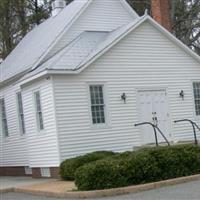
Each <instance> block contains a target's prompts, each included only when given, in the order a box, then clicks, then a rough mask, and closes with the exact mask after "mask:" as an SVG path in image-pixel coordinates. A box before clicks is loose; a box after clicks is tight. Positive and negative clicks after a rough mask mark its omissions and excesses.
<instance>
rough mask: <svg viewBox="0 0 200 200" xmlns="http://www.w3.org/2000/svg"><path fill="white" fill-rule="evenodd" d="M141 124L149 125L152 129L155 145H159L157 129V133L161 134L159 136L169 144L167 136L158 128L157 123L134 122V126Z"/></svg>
mask: <svg viewBox="0 0 200 200" xmlns="http://www.w3.org/2000/svg"><path fill="white" fill-rule="evenodd" d="M142 125H151V126H152V128H153V130H154V135H155V141H156V146H157V147H158V146H159V143H158V134H157V131H156V130H158V131H159V133H160V134H161V136H162V137H163V138H164V140H165V141H166V143H167V144H168V146H170V143H169V141H168V140H167V138H166V137H165V135H164V134H163V133H162V131H161V130H160V129H159V128H158V126H157V125H155V124H152V123H150V122H143V123H139V124H135V126H142Z"/></svg>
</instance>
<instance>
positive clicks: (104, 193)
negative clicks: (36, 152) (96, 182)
mask: <svg viewBox="0 0 200 200" xmlns="http://www.w3.org/2000/svg"><path fill="white" fill-rule="evenodd" d="M197 180H200V174H198V175H193V176H187V177H181V178H175V179H169V180H164V181H159V182H154V183H147V184H143V185H136V186H129V187H123V188H114V189H106V190H95V191H83V192H64V193H58V192H57V193H56V192H45V191H40V190H31V189H24V188H20V187H18V188H15V189H14V192H20V193H27V194H31V195H36V196H45V197H55V198H74V199H86V198H100V197H110V196H116V195H124V194H130V193H138V192H143V191H148V190H152V189H157V188H161V187H165V186H172V185H176V184H181V183H186V182H190V181H197Z"/></svg>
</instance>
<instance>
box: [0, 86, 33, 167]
mask: <svg viewBox="0 0 200 200" xmlns="http://www.w3.org/2000/svg"><path fill="white" fill-rule="evenodd" d="M16 91H20V87H19V84H16V83H12V84H10V85H8V86H5V87H3V88H0V98H1V97H2V98H4V100H5V105H6V117H7V124H8V131H9V137H8V138H5V139H3V136H2V137H1V138H0V140H1V141H0V166H28V165H29V162H28V149H27V141H26V137H22V136H21V133H20V127H19V121H18V117H17V116H18V109H17V101H16ZM29 106H30V104H29ZM0 118H1V112H0ZM0 126H1V127H2V120H1V122H0ZM0 129H1V128H0ZM0 132H1V134H0V135H3V134H2V131H1V130H0Z"/></svg>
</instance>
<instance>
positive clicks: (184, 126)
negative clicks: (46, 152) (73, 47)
mask: <svg viewBox="0 0 200 200" xmlns="http://www.w3.org/2000/svg"><path fill="white" fill-rule="evenodd" d="M147 33H148V34H147ZM199 77H200V65H199V63H197V62H196V61H195V60H194V59H193V58H191V57H190V56H189V55H188V54H186V53H185V52H184V51H183V50H182V49H180V48H179V47H177V46H176V45H175V44H174V43H173V42H171V41H170V40H169V39H167V38H166V37H165V36H164V35H162V34H161V33H160V32H159V31H158V30H157V29H155V28H154V27H153V26H152V25H151V24H149V23H148V22H147V23H143V24H142V25H141V26H139V27H138V28H137V29H136V30H134V31H133V32H132V33H130V34H129V35H127V36H126V37H125V38H124V39H122V40H121V41H120V42H119V43H118V44H116V45H115V46H114V47H113V48H112V49H111V50H109V51H108V52H107V53H105V54H104V55H103V56H102V57H101V58H99V59H98V60H96V61H95V62H94V63H93V64H92V65H91V66H89V67H88V68H87V69H85V70H84V71H83V72H82V73H81V74H79V75H76V76H70V75H68V76H64V75H63V76H55V77H54V80H55V83H54V85H55V100H56V103H55V104H56V113H57V121H58V132H59V143H60V152H61V158H62V160H63V159H65V158H69V157H74V156H77V155H81V154H84V153H87V152H92V151H99V150H113V151H127V150H132V148H133V147H136V146H140V145H141V144H143V143H142V142H143V141H142V135H141V129H140V127H139V128H137V127H135V126H134V124H136V123H139V122H140V121H139V114H138V107H137V98H138V97H137V94H138V93H137V91H138V90H152V89H154V90H155V89H160V88H161V89H166V92H167V98H168V101H169V124H170V125H169V132H170V134H171V136H172V137H173V139H174V141H175V142H176V141H182V140H192V139H193V131H192V129H191V126H189V125H188V123H181V124H175V123H174V121H175V120H179V119H182V118H188V119H191V120H194V121H195V115H194V111H195V109H194V100H193V99H194V98H193V88H192V82H191V80H198V79H199ZM90 82H91V83H92V82H96V83H104V82H105V83H106V96H105V97H106V109H108V110H109V118H108V119H109V126H107V127H106V128H105V129H93V128H91V125H90V124H91V118H90V115H88V113H90V104H89V103H88V91H87V88H88V87H86V85H87V86H88V83H90ZM181 90H183V91H184V93H185V96H184V100H182V98H180V96H179V93H180V91H181ZM123 93H125V94H126V96H127V99H126V103H124V102H123V101H122V100H121V94H123ZM107 102H108V103H107ZM196 122H198V121H196ZM162 131H163V132H164V130H162Z"/></svg>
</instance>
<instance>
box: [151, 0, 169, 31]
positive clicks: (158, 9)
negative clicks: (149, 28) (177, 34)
mask: <svg viewBox="0 0 200 200" xmlns="http://www.w3.org/2000/svg"><path fill="white" fill-rule="evenodd" d="M151 13H152V17H153V19H154V20H155V21H157V22H158V23H159V24H160V25H162V26H163V27H165V28H166V29H167V30H168V31H170V32H171V31H172V24H171V15H170V2H169V0H151Z"/></svg>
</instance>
